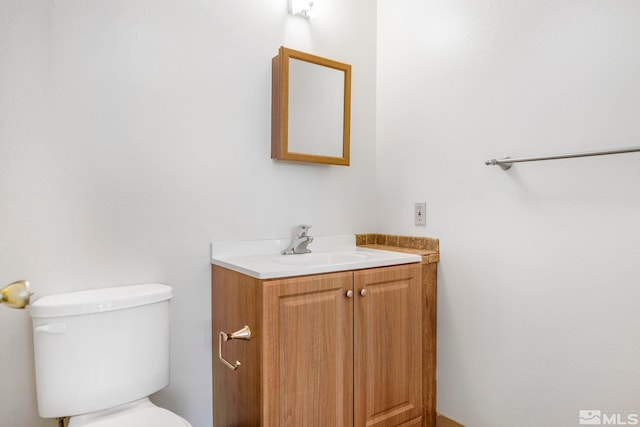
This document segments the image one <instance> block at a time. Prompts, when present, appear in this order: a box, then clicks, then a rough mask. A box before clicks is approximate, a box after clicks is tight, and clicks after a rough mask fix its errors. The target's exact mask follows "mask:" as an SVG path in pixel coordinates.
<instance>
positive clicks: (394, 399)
mask: <svg viewBox="0 0 640 427" xmlns="http://www.w3.org/2000/svg"><path fill="white" fill-rule="evenodd" d="M365 243H366V241H365ZM283 245H286V242H283V241H259V242H239V243H238V242H235V243H225V242H222V243H213V244H212V258H211V263H212V327H213V333H214V361H213V416H214V426H215V427H225V426H263V427H266V426H269V427H283V426H295V427H297V426H358V427H359V426H423V425H425V426H430V425H433V424H432V423H431V422H430V420H428V419H427V417H429V416H430V415H428V414H427V411H426V409H427V408H426V406H427V405H426V404H425V402H426V399H425V398H426V395H427V394H430V393H431V392H430V391H429V390H428V389H427V388H425V378H426V375H424V374H425V373H426V372H429V373H430V374H431V368H430V367H428V366H426V365H425V359H428V357H425V351H424V350H425V348H426V347H425V344H426V341H430V340H431V338H430V337H429V336H428V335H426V333H427V332H428V330H427V329H428V328H425V327H426V326H428V325H426V324H425V315H426V314H427V312H428V310H427V309H426V305H427V304H433V305H435V301H426V300H425V291H424V290H425V283H424V278H425V275H424V271H423V269H424V264H423V262H424V259H423V257H421V256H419V255H416V254H412V253H406V252H399V251H388V250H378V249H372V248H365V247H359V246H356V245H355V236H337V237H331V238H317V239H316V240H315V241H314V243H313V245H312V246H311V249H313V252H312V253H310V254H303V255H280V252H279V250H277V249H276V248H282V247H283ZM433 279H434V280H435V277H433ZM433 285H434V286H435V283H434V284H433ZM245 325H246V326H248V327H249V329H250V339H248V338H247V337H246V334H245V335H244V337H243V338H242V339H229V337H231V336H233V335H232V334H231V332H233V331H235V330H238V329H241V328H243V327H244V326H245ZM227 339H229V340H227ZM216 346H217V348H216ZM216 354H217V355H218V356H219V357H215V355H216ZM434 355H435V353H434ZM236 361H237V362H236ZM434 367H435V359H434ZM434 403H435V399H434ZM433 415H434V419H435V414H433Z"/></svg>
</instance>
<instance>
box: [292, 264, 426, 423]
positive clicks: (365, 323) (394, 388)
mask: <svg viewBox="0 0 640 427" xmlns="http://www.w3.org/2000/svg"><path fill="white" fill-rule="evenodd" d="M421 289H422V288H421V268H420V264H410V265H404V266H398V267H385V268H377V269H370V270H361V271H355V272H354V294H355V295H354V299H355V300H354V310H355V313H354V337H355V342H354V358H355V363H354V369H355V380H354V401H355V402H354V406H355V407H354V411H355V413H354V419H355V422H354V425H355V426H356V427H365V426H367V427H391V426H398V425H400V424H402V423H405V422H408V421H411V420H416V419H418V418H419V417H420V416H421V415H422V327H421V324H422V311H421V310H422V301H421V294H422V290H421ZM362 290H365V295H364V296H363V295H361V292H362ZM416 421H417V420H416ZM301 425H302V424H301Z"/></svg>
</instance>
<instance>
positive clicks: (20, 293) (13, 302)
mask: <svg viewBox="0 0 640 427" xmlns="http://www.w3.org/2000/svg"><path fill="white" fill-rule="evenodd" d="M31 295H32V294H31V290H30V289H29V282H27V281H26V280H20V281H17V282H13V283H10V284H8V285H7V286H5V287H4V288H2V289H0V303H2V304H4V305H7V306H9V307H12V308H25V307H26V306H27V305H29V298H30V297H31Z"/></svg>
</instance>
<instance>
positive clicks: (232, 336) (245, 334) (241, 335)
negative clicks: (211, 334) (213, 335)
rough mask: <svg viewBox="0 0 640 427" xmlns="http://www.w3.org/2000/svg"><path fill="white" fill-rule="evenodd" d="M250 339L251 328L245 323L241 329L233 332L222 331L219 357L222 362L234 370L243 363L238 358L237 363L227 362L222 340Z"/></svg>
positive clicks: (219, 341) (219, 339)
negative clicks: (223, 352)
mask: <svg viewBox="0 0 640 427" xmlns="http://www.w3.org/2000/svg"><path fill="white" fill-rule="evenodd" d="M250 339H251V329H249V327H248V326H247V325H245V326H244V327H243V328H242V329H239V330H237V331H235V332H232V333H227V332H223V331H220V335H219V336H218V358H219V359H220V361H221V362H222V363H224V364H225V366H227V367H228V368H229V369H231V370H232V371H235V370H236V369H238V368H239V367H240V365H241V363H240V361H239V360H236V362H235V364H233V365H232V364H231V363H229V362H227V361H226V360H225V358H224V357H222V342H223V341H225V342H226V341H229V340H244V341H249V340H250Z"/></svg>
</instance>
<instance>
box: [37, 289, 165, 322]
mask: <svg viewBox="0 0 640 427" xmlns="http://www.w3.org/2000/svg"><path fill="white" fill-rule="evenodd" d="M171 297H172V291H171V287H170V286H168V285H163V284H160V283H145V284H141V285H128V286H117V287H113V288H102V289H91V290H86V291H75V292H67V293H64V294H57V295H47V296H44V297H42V298H39V299H37V300H36V302H34V303H33V304H31V310H30V312H31V317H34V318H40V317H61V316H74V315H80V314H89V313H102V312H105V311H113V310H121V309H124V308H130V307H137V306H141V305H147V304H153V303H156V302H160V301H165V300H168V299H171Z"/></svg>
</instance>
